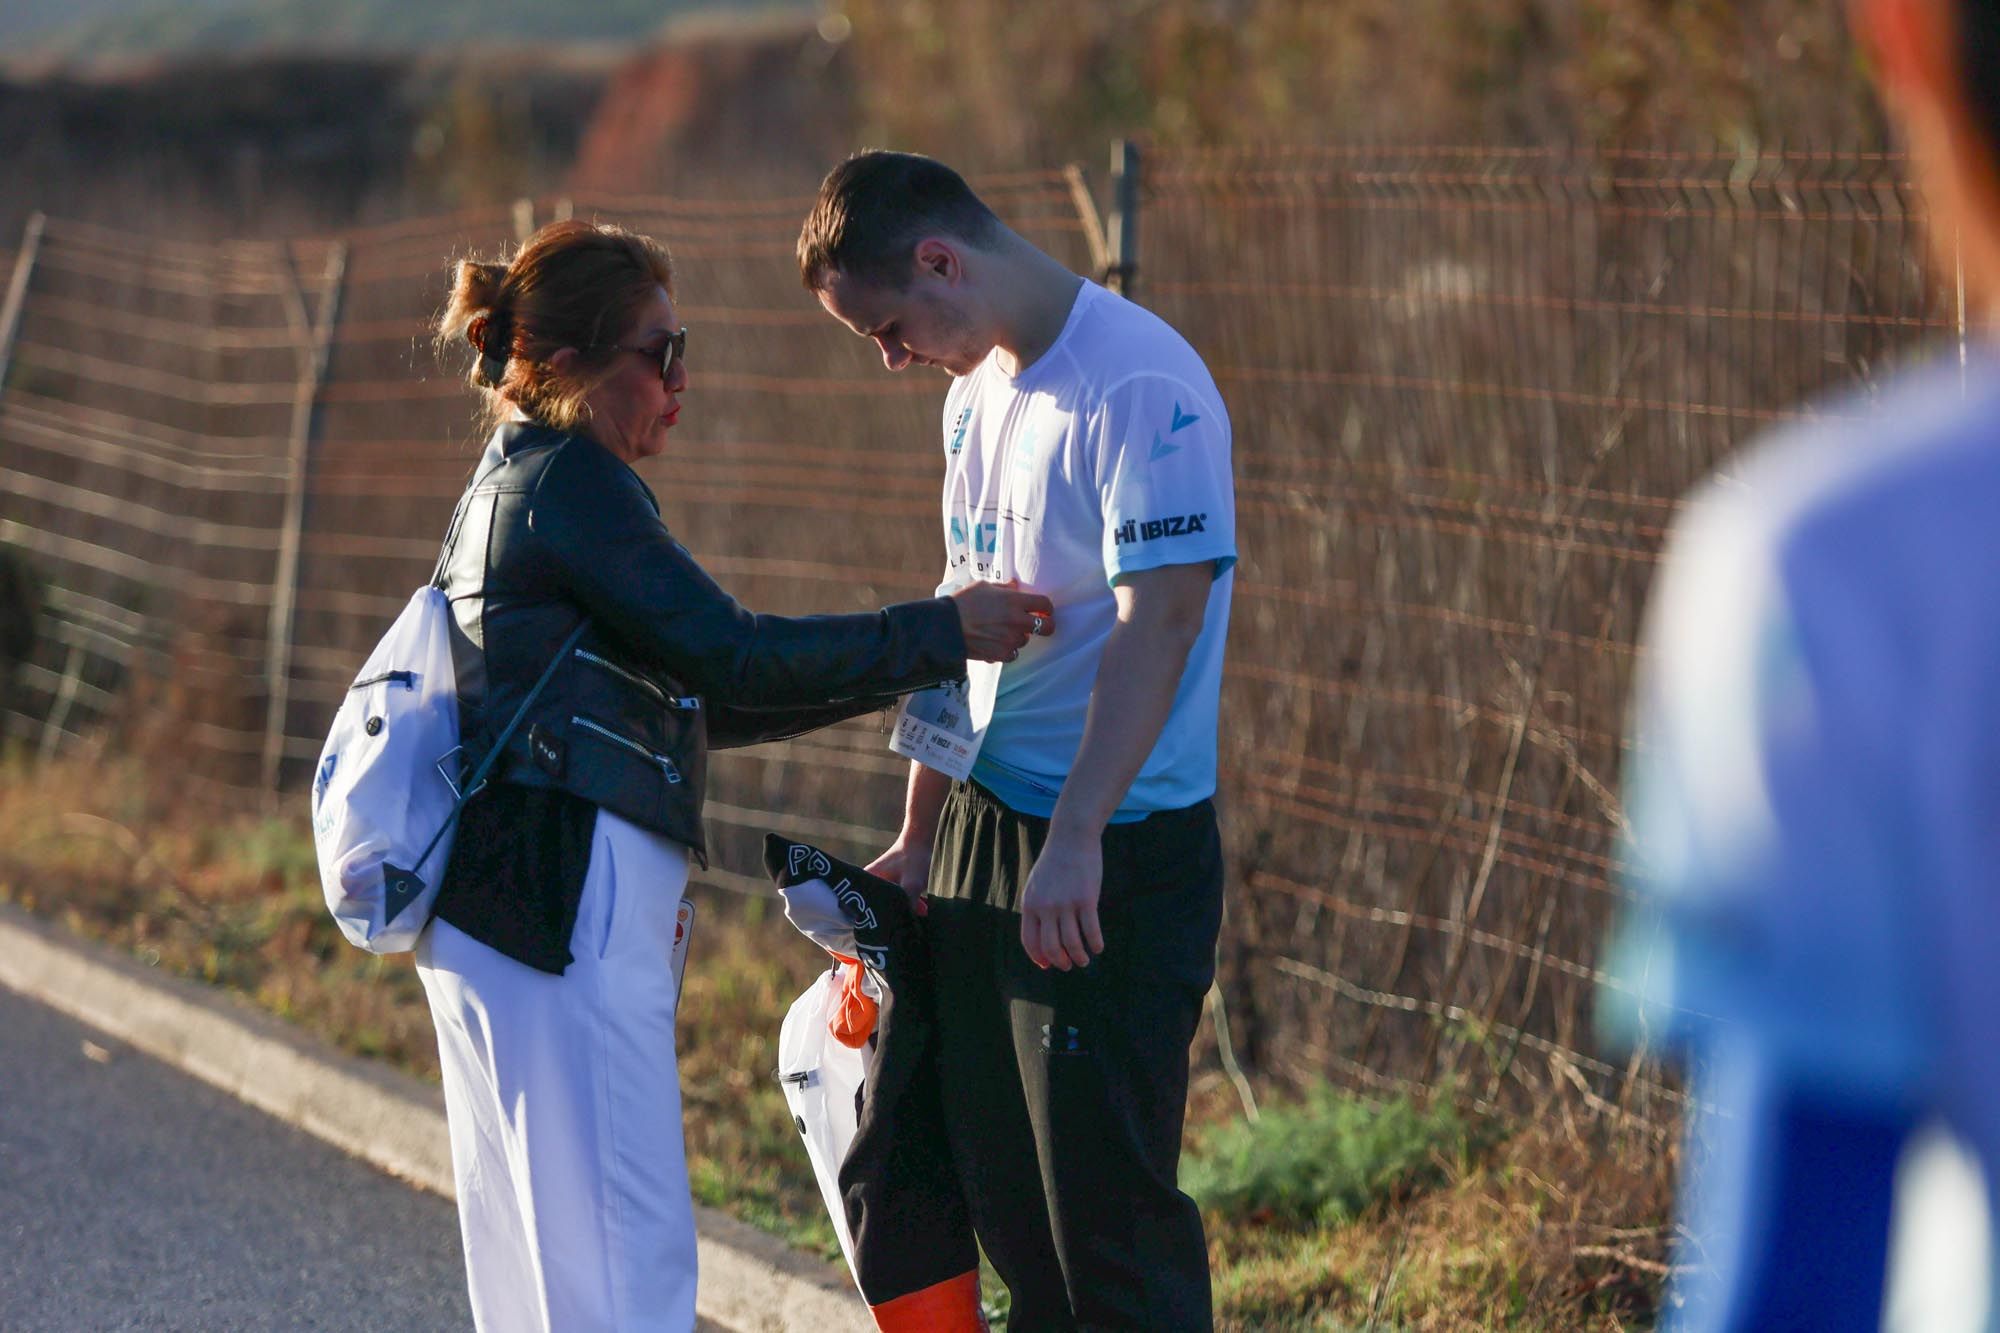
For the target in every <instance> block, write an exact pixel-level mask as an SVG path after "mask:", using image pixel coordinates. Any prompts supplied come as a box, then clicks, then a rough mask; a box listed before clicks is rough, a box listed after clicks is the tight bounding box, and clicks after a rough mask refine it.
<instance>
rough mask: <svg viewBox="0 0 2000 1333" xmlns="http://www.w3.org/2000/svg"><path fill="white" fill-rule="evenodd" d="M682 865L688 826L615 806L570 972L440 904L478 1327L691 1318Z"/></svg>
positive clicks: (435, 968) (435, 948)
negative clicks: (677, 1006) (516, 949)
mask: <svg viewBox="0 0 2000 1333" xmlns="http://www.w3.org/2000/svg"><path fill="white" fill-rule="evenodd" d="M687 876H688V861H687V850H686V849H685V848H684V847H682V846H681V845H680V844H679V843H676V842H673V841H670V840H668V839H666V838H662V837H660V836H658V835H657V834H653V833H649V832H647V831H646V830H644V829H641V828H639V827H637V826H636V825H633V824H631V823H628V822H627V821H625V820H623V819H620V818H618V817H617V816H616V815H612V814H609V813H606V812H603V811H600V812H599V813H598V816H597V827H596V831H595V833H594V834H593V836H592V839H591V847H590V870H589V874H588V876H587V877H586V878H585V880H584V884H583V902H582V905H581V906H580V908H579V909H578V912H577V919H576V929H575V931H574V932H573V933H572V934H571V936H570V951H571V953H573V954H574V955H575V958H576V961H574V962H573V963H571V964H570V965H569V968H568V969H567V970H566V971H564V972H563V974H562V975H561V976H553V975H551V974H549V973H547V972H540V971H537V970H536V969H534V968H531V967H529V966H527V965H526V964H524V963H517V962H515V961H514V960H513V959H511V958H508V957H506V956H505V955H503V954H501V953H498V952H496V951H495V950H493V949H490V948H488V947H487V946H485V945H483V944H480V943H479V942H477V941H476V940H473V939H472V938H471V937H470V936H468V935H466V934H465V933H464V932H463V931H460V930H458V929H456V928H455V927H453V926H451V925H450V924H448V923H446V922H443V921H433V922H432V923H431V925H430V927H429V928H428V929H427V930H426V931H425V932H424V935H423V937H422V939H421V940H419V942H418V944H417V972H418V975H419V976H421V977H422V978H423V982H424V990H425V992H426V993H427V994H428V995H429V997H430V1004H431V1017H432V1020H433V1021H434V1022H435V1023H436V1025H437V1035H438V1056H439V1061H440V1063H441V1064H442V1065H443V1067H444V1098H445V1114H446V1118H447V1119H448V1121H449V1122H450V1125H451V1162H452V1174H453V1177H454V1178H455V1180H456V1182H457V1186H458V1217H459V1226H460V1228H461V1230H462V1231H463V1234H464V1239H465V1269H466V1276H467V1280H468V1282H469V1284H470V1286H471V1289H472V1314H473V1319H474V1320H475V1321H476V1323H477V1325H478V1327H479V1329H480V1330H481V1333H595V1331H596V1330H606V1331H607V1333H609V1331H610V1330H616V1331H617V1333H633V1331H636V1330H659V1331H660V1333H689V1330H691V1329H692V1328H693V1327H694V1319H695V1315H694V1291H695V1236H694V1210H693V1206H692V1203H691V1201H690V1199H689V1197H688V1177H687V1153H686V1148H685V1146H684V1144H683V1143H682V1139H681V1089H680V1076H679V1071H678V1070H677V1069H676V1068H675V1063H674V978H673V971H672V969H671V967H670V966H669V955H670V952H671V950H672V948H673V940H674V915H675V912H676V910H677V909H678V908H679V906H680V901H681V896H682V894H683V893H684V892H685V890H686V887H687Z"/></svg>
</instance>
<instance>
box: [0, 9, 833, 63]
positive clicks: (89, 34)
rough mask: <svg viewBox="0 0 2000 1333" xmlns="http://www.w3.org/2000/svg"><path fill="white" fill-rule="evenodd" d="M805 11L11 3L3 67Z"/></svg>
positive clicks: (586, 30)
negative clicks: (9, 62) (19, 63)
mask: <svg viewBox="0 0 2000 1333" xmlns="http://www.w3.org/2000/svg"><path fill="white" fill-rule="evenodd" d="M808 7H809V0H593V3H591V4H587V5H552V4H548V3H546V0H480V2H479V3H477V4H474V3H470V2H469V0H423V3H420V4H411V3H408V0H192V2H191V0H9V3H8V4H7V6H5V8H4V9H0V41H4V42H5V44H6V55H7V57H8V58H9V59H10V60H13V61H23V60H26V61H36V60H60V61H65V62H96V61H100V60H105V59H112V58H130V57H183V56H202V55H213V54H216V53H219V52H228V53H242V52H246V51H286V52H298V51H316V52H326V51H338V52H342V53H346V54H353V53H356V52H371V53H378V54H379V53H385V52H407V51H412V50H422V49H429V48H435V47H440V46H444V45H447V44H449V45H460V44H464V43H468V42H472V43H487V44H496V43H497V44H503V45H504V44H520V43H527V42H538V43H539V42H632V41H636V40H641V39H644V38H647V37H650V36H652V35H654V34H655V33H657V32H658V31H659V30H660V28H661V27H662V25H663V24H669V23H672V22H673V21H675V20H679V19H685V18H687V17H690V16H700V15H708V14H714V13H724V14H753V13H761V12H766V11H771V10H793V11H798V10H802V9H805V8H808Z"/></svg>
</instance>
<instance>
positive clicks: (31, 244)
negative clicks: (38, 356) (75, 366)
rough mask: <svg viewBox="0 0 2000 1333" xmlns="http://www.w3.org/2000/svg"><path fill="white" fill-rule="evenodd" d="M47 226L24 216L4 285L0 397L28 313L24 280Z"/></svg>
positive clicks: (0, 310) (33, 216) (0, 323)
mask: <svg viewBox="0 0 2000 1333" xmlns="http://www.w3.org/2000/svg"><path fill="white" fill-rule="evenodd" d="M46 222H47V219H46V218H44V217H43V216H42V215H41V214H40V213H30V214H28V225H27V226H26V227H24V228H22V229H21V249H20V252H19V253H18V254H16V255H15V256H14V275H13V277H11V278H9V279H8V281H7V299H6V302H5V303H4V304H0V393H5V392H6V389H7V369H8V367H9V365H10V364H11V363H12V362H13V360H14V335H15V334H17V333H19V332H20V331H21V318H22V316H23V315H25V314H26V313H27V309H28V280H29V278H30V277H32V276H33V275H34V271H35V257H36V256H37V255H39V254H40V253H41V249H42V227H43V226H44V224H45V223H46Z"/></svg>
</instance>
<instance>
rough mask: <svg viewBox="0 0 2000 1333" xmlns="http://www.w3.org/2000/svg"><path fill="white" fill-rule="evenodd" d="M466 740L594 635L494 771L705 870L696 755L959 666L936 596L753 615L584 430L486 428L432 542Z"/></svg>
mask: <svg viewBox="0 0 2000 1333" xmlns="http://www.w3.org/2000/svg"><path fill="white" fill-rule="evenodd" d="M438 582H439V586H441V587H442V588H443V589H444V591H445V594H446V595H447V596H448V597H449V598H450V600H451V607H452V615H453V619H454V621H455V622H456V625H457V629H458V634H457V635H455V636H454V641H453V650H454V651H453V656H454V661H453V665H454V666H455V667H456V668H457V671H458V690H459V709H460V721H461V730H462V731H463V734H464V736H465V741H466V748H467V750H468V752H469V753H470V754H471V755H473V756H474V757H477V756H479V755H481V754H483V753H484V750H485V747H486V746H488V745H490V744H491V742H492V739H493V738H494V737H496V736H497V735H498V734H499V733H500V731H501V730H502V728H504V727H505V726H506V724H507V722H508V720H509V719H510V718H512V717H513V715H514V711H515V710H516V709H517V708H519V707H520V704H521V700H522V699H524V698H526V697H527V694H528V692H529V691H530V690H531V689H533V688H534V684H535V682H536V681H537V680H538V679H540V677H541V674H542V671H543V670H544V669H545V668H546V667H547V666H548V664H549V661H550V659H551V657H553V656H554V654H555V653H556V650H557V649H558V648H560V647H561V646H562V643H563V640H564V639H565V638H567V637H568V635H569V633H570V631H571V630H573V629H575V628H576V625H577V622H578V620H579V619H582V618H588V619H589V621H590V627H589V628H588V629H587V630H585V632H584V635H583V638H582V639H581V640H580V641H579V642H578V643H577V645H576V647H575V648H573V649H572V650H571V651H570V652H569V653H568V654H567V658H566V660H565V661H563V662H562V663H561V664H560V665H559V666H558V667H557V668H556V671H555V675H554V676H553V677H551V678H550V680H549V683H548V685H547V687H545V688H544V689H543V691H542V693H541V696H540V697H539V698H537V699H536V700H535V703H534V706H533V707H532V708H531V709H530V710H529V713H528V716H527V717H526V718H524V719H523V721H522V724H521V726H520V728H519V729H518V730H517V731H516V733H515V735H514V737H513V738H512V739H511V740H510V741H509V742H508V744H507V752H506V754H505V755H504V756H503V757H502V760H501V762H500V764H499V765H498V766H497V767H496V769H495V775H496V776H497V777H498V778H499V779H500V780H502V781H505V782H511V783H515V784H518V785H521V786H527V787H544V788H554V789H558V790H561V791H566V792H569V793H571V794H572V795H575V796H579V797H581V798H583V799H584V800H587V801H589V802H591V803H592V804H594V805H596V806H598V807H600V808H602V809H606V810H610V811H612V812H614V813H616V814H618V815H622V816H623V817H624V818H626V819H629V820H631V821H632V822H633V823H634V824H637V825H639V826H641V827H643V828H647V829H651V830H653V831H655V832H658V833H663V834H665V835H667V836H668V837H670V838H673V839H675V840H676V841H679V842H682V843H685V844H686V845H687V846H688V847H689V848H690V849H692V850H693V852H694V853H695V855H696V857H697V858H700V859H703V860H704V863H705V859H706V850H705V845H704V842H703V838H702V825H701V806H702V795H703V789H704V787H705V785H706V777H707V767H708V765H707V751H708V748H709V747H710V746H716V747H727V746H734V745H749V744H754V743H756V742H758V741H765V740H777V739H780V738H783V737H786V736H794V735H798V734H799V733H801V732H805V731H810V730H812V729H814V728H816V727H823V726H828V725H830V724H832V723H834V722H838V721H840V720H842V719H843V718H848V717H853V716H856V715H858V714H861V713H865V712H868V711H870V710H872V709H875V708H879V707H882V706H883V705H885V704H887V703H888V702H890V701H891V700H893V699H894V698H895V697H896V696H897V695H899V694H902V693H905V692H907V691H909V690H912V689H916V688H919V687H923V686H928V685H932V684H935V683H937V682H938V681H940V680H948V679H953V678H956V677H958V676H961V675H963V674H964V671H965V635H964V632H963V630H962V629H961V628H960V626H959V620H958V613H957V610H956V608H955V607H954V606H953V605H952V604H951V602H950V600H949V599H947V598H942V597H939V598H932V599H930V600H928V601H921V602H905V603H901V604H899V605H896V606H890V607H886V608H884V609H883V610H880V611H875V612H869V613H864V614H856V615H836V616H806V617H798V618H788V617H783V616H768V615H756V614H753V613H751V612H750V611H747V610H745V609H744V608H743V607H742V606H741V605H739V604H738V603H737V601H736V600H735V599H734V598H733V597H731V596H730V595H729V594H728V593H726V592H724V591H723V590H722V588H721V587H719V586H718V585H717V584H716V582H715V580H714V579H712V578H710V577H709V576H708V575H707V573H705V572H704V571H703V570H702V568H701V566H700V565H698V564H696V563H695V561H694V559H693V557H692V556H690V555H689V554H688V553H687V551H686V550H685V549H683V548H682V546H681V545H680V543H679V542H677V541H675V540H674V539H673V537H672V535H671V534H670V533H668V531H667V528H666V525H665V524H664V523H663V522H662V521H661V519H660V508H659V503H658V501H656V500H655V499H654V497H653V493H652V491H651V490H649V489H648V488H647V486H646V484H645V483H644V482H643V481H641V480H640V479H639V475H638V474H637V473H636V472H634V471H633V470H632V469H631V468H630V467H628V466H627V465H626V464H625V463H624V462H623V461H621V460H620V459H619V458H618V457H617V456H616V455H614V454H612V453H611V452H610V451H609V450H608V449H606V448H604V447H603V446H602V445H600V444H598V443H597V442H595V441H594V440H590V439H588V438H586V437H583V436H577V435H565V434H563V433H561V432H559V431H555V430H550V429H548V428H547V427H543V426H537V425H532V424H529V423H526V422H510V423H508V424H506V425H503V426H501V427H500V429H499V430H498V431H496V432H495V433H494V436H493V439H492V441H491V443H489V444H488V445H487V448H486V453H485V456H484V457H483V458H482V459H481V460H480V463H479V468H478V470H477V472H476V473H475V474H474V476H473V480H472V482H471V484H470V486H469V487H468V489H467V491H466V494H465V496H464V498H463V499H462V500H461V501H460V505H459V511H458V514H457V516H456V518H455V519H454V521H453V525H452V531H451V534H450V535H449V536H448V537H447V538H446V543H445V554H444V559H443V563H442V566H441V573H440V577H439V580H438Z"/></svg>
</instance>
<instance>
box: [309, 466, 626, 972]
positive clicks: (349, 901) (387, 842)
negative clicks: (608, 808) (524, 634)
mask: <svg viewBox="0 0 2000 1333" xmlns="http://www.w3.org/2000/svg"><path fill="white" fill-rule="evenodd" d="M463 511H464V502H463V501H462V500H461V501H460V507H459V512H460V513H463ZM458 519H459V514H454V515H453V516H452V526H451V533H450V535H448V536H447V537H446V539H445V551H444V554H441V555H440V556H439V557H438V564H437V568H436V570H434V571H433V572H432V574H431V581H430V582H429V583H427V584H425V585H424V586H423V587H421V588H419V589H417V590H416V592H414V593H412V594H411V595H410V600H409V603H408V604H407V605H405V606H404V607H403V610H402V614H400V615H398V616H397V617H396V621H395V623H394V624H392V625H390V626H389V631H388V633H386V634H384V635H383V636H382V639H381V642H379V643H377V644H376V645H375V651H374V652H372V653H370V654H368V660H367V661H366V662H364V663H363V664H362V667H361V672H360V674H359V675H357V676H356V677H355V678H354V683H353V684H352V685H350V686H348V687H347V698H346V699H345V700H344V701H342V703H341V705H340V710H339V711H338V712H336V713H335V714H334V716H333V727H332V728H331V730H329V731H328V732H327V737H326V745H325V746H324V747H323V748H322V749H321V750H320V755H319V768H318V769H317V770H316V771H315V772H314V774H313V786H312V816H313V846H314V849H315V850H316V851H317V852H318V853H319V881H320V889H321V891H322V892H323V893H324V894H325V895H326V905H327V910H329V911H330V912H332V913H333V919H334V921H335V922H336V923H338V924H339V926H340V933H341V934H343V935H345V936H346V937H347V939H348V942H349V943H351V944H354V945H355V946H357V947H359V948H362V949H366V950H367V951H368V952H370V953H402V952H404V951H406V950H409V949H414V948H415V947H416V945H417V936H419V935H421V934H422V933H423V930H424V927H425V926H426V925H427V924H429V922H430V918H431V907H432V905H433V904H435V903H436V902H437V893H438V886H439V885H440V884H441V883H442V882H443V881H444V867H445V865H446V863H447V862H448V861H449V860H450V859H451V835H452V831H453V830H454V829H455V828H457V826H458V812H459V810H460V809H461V808H463V806H464V804H465V802H466V800H467V799H468V798H469V797H471V796H472V795H473V794H474V793H476V792H477V791H478V790H479V789H480V788H481V787H483V786H484V785H485V784H486V777H487V774H488V773H489V772H490V771H491V770H492V767H493V764H494V762H495V761H496V760H497V759H498V758H499V757H500V754H501V752H502V751H503V750H504V749H505V748H506V745H507V742H508V740H509V739H511V738H512V737H513V735H514V730H515V728H517V727H518V726H520V724H521V719H522V718H523V717H525V716H527V712H528V708H529V706H530V705H532V704H533V703H534V702H535V698H536V696H538V695H539V694H541V692H542V687H543V686H545V685H547V684H548V683H549V677H551V676H553V675H554V674H555V669H556V667H557V665H558V664H559V663H561V661H562V660H563V658H564V657H565V656H567V655H568V653H569V650H570V649H571V648H573V647H575V646H576V641H577V640H578V639H579V638H581V637H582V636H583V631H584V627H585V625H587V624H588V623H589V622H588V621H584V622H581V623H579V624H578V625H577V627H576V628H575V629H574V630H573V631H571V633H570V636H569V638H568V639H567V640H566V641H565V642H564V643H563V646H562V647H561V648H560V649H558V650H557V652H556V655H555V657H554V658H552V659H551V660H550V662H549V665H548V667H547V669H546V670H544V671H543V672H542V678H541V679H540V680H539V681H537V682H536V683H535V688H534V689H532V690H530V691H529V692H528V697H527V698H526V699H524V700H522V701H521V707H520V708H519V709H518V710H517V711H516V712H515V714H514V717H513V720H512V721H510V722H509V723H508V724H507V727H506V729H505V730H504V731H502V732H501V733H500V736H499V739H497V740H496V741H494V743H493V746H492V748H491V749H490V750H489V751H488V752H487V754H486V757H485V758H484V760H482V761H481V763H480V764H479V767H478V768H477V769H476V770H475V771H474V772H473V774H472V776H471V778H470V779H469V780H468V781H466V783H465V784H464V789H463V791H461V790H460V787H459V777H460V775H461V773H462V772H463V768H462V763H463V760H464V752H463V748H462V746H461V745H460V742H459V732H458V673H457V671H456V669H455V668H454V667H453V665H452V657H451V631H452V623H451V603H450V601H449V600H448V599H447V598H446V597H445V595H444V590H443V589H442V588H440V587H438V584H437V580H438V577H439V575H441V574H442V573H443V570H444V564H445V556H446V555H448V554H449V553H450V550H451V543H452V540H453V539H454V538H455V537H456V536H457V531H458ZM426 872H428V877H427V875H426Z"/></svg>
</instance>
